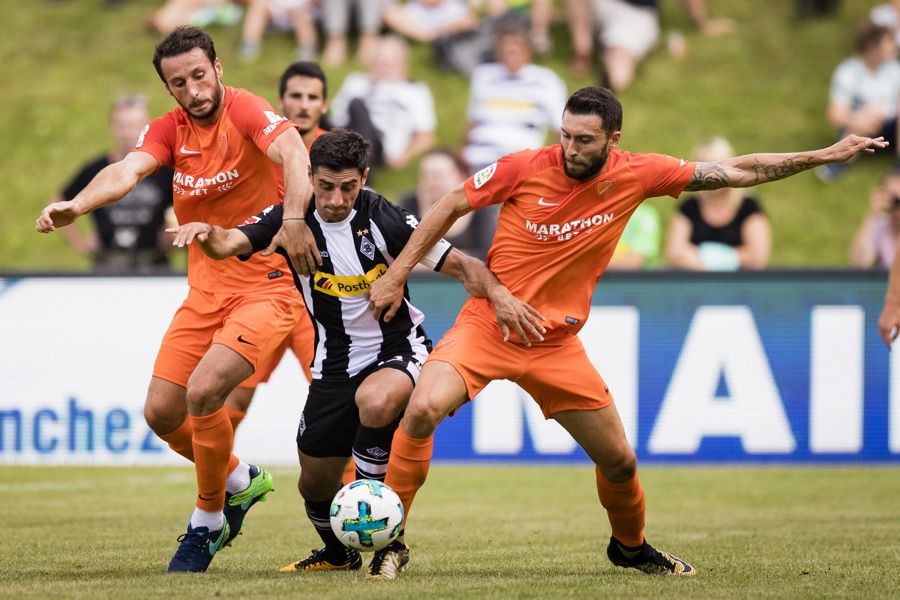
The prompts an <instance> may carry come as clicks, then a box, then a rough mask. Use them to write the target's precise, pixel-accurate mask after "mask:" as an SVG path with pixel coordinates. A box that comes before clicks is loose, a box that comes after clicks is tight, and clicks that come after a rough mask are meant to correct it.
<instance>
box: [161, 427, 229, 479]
mask: <svg viewBox="0 0 900 600" xmlns="http://www.w3.org/2000/svg"><path fill="white" fill-rule="evenodd" d="M244 414H246V413H244ZM159 437H160V439H162V440H163V441H164V442H167V443H168V444H169V448H171V449H172V450H174V451H175V452H177V453H178V454H180V455H181V456H183V457H185V458H186V459H188V460H189V461H191V462H194V444H193V441H192V438H193V437H194V429H193V428H192V427H191V420H190V419H189V418H187V417H185V419H184V422H183V423H182V424H181V425H179V426H178V429H176V430H175V431H173V432H172V433H167V434H165V435H161V436H159ZM239 464H241V459H239V458H238V457H237V456H235V455H234V454H232V455H231V458H230V459H229V460H228V474H229V475H230V474H231V472H232V471H234V470H235V469H237V467H238V465H239Z"/></svg>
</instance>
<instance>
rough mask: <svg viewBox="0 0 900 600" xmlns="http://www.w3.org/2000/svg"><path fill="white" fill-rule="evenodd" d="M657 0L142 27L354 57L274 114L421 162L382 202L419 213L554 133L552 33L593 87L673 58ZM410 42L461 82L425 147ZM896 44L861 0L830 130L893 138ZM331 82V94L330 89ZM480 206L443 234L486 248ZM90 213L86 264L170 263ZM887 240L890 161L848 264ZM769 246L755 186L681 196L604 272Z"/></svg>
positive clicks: (887, 20) (211, 3)
mask: <svg viewBox="0 0 900 600" xmlns="http://www.w3.org/2000/svg"><path fill="white" fill-rule="evenodd" d="M121 1H123V0H119V2H121ZM663 1H665V0H405V1H404V0H167V1H166V2H164V3H163V4H162V5H161V6H160V7H159V9H158V10H156V11H154V12H153V13H152V14H150V15H148V20H147V23H148V26H150V27H151V28H152V29H154V30H155V31H157V32H158V33H159V34H161V35H162V34H166V33H168V32H169V31H171V30H172V29H174V28H175V27H177V26H179V25H182V24H186V23H190V24H194V25H198V26H201V27H206V26H211V25H212V26H223V27H239V28H240V31H241V33H240V42H239V47H238V50H237V56H238V59H239V60H240V61H242V62H246V63H251V62H253V61H255V60H257V59H258V57H259V56H260V53H261V49H262V45H263V44H264V43H265V39H266V37H267V36H269V35H278V34H280V35H290V36H293V39H294V40H295V42H296V49H295V52H294V56H293V57H288V58H287V59H286V60H285V63H286V65H287V64H289V63H290V62H291V60H293V61H301V62H302V63H304V64H305V63H309V64H311V65H313V66H314V67H315V68H316V69H319V66H321V67H324V68H326V69H327V68H328V67H335V66H339V65H344V64H347V63H348V61H353V64H357V65H360V66H362V68H361V69H360V70H357V71H352V72H350V73H348V74H347V75H346V77H344V79H343V80H342V81H340V82H326V80H325V76H324V73H323V74H322V77H321V87H322V89H321V92H320V96H321V97H320V98H319V101H320V102H319V104H318V105H316V106H315V107H314V108H313V109H307V108H300V109H297V111H296V114H295V115H291V114H287V112H285V114H286V116H288V117H289V118H292V119H294V120H295V122H297V123H298V124H299V123H300V120H302V119H305V120H306V121H315V127H316V128H319V127H322V128H326V129H327V128H329V127H333V126H337V127H345V128H348V129H352V130H354V131H357V132H359V133H360V134H362V135H363V136H364V137H365V138H366V139H367V140H369V142H370V143H371V144H372V153H371V156H370V167H371V175H370V178H369V181H370V182H374V183H373V185H374V186H375V187H376V188H377V179H378V172H379V171H382V170H395V169H404V168H406V167H407V166H408V165H412V164H414V165H417V166H418V177H417V181H416V183H415V185H414V186H411V187H414V189H411V190H410V191H409V193H407V194H406V195H405V196H404V197H403V198H402V199H393V200H395V201H397V202H399V203H401V204H402V205H403V206H405V207H406V208H408V209H409V210H411V211H412V212H414V213H418V214H420V215H421V214H423V213H424V212H425V211H427V210H428V208H429V207H430V206H431V204H433V203H434V202H435V201H436V200H437V199H438V198H439V197H440V196H441V195H442V194H443V193H445V192H446V191H449V189H452V188H453V187H454V186H456V185H458V184H459V183H460V182H461V181H463V180H464V179H465V178H466V177H468V176H470V175H473V174H474V173H477V172H478V171H479V170H481V169H483V168H485V167H488V166H489V165H491V164H492V163H494V162H495V161H496V160H497V159H498V158H499V157H501V156H504V155H506V154H508V153H511V152H515V151H517V150H521V149H525V148H536V147H539V146H543V145H546V144H548V143H555V142H556V141H558V133H559V127H560V118H561V115H562V110H563V105H564V103H565V100H566V98H567V96H568V94H569V93H571V92H572V91H574V90H568V89H567V88H566V84H565V82H564V81H563V79H562V78H560V77H559V75H558V74H557V73H555V72H554V71H552V70H550V69H548V68H546V67H544V66H541V65H540V64H538V63H539V62H540V58H541V56H542V55H544V54H546V53H548V52H550V51H551V50H552V49H553V46H554V44H565V45H567V47H566V48H564V49H563V50H565V51H566V53H567V54H568V56H569V57H570V60H569V63H568V64H569V69H570V70H571V73H572V74H573V75H575V76H578V77H593V78H594V79H595V84H596V85H601V86H604V87H609V88H610V89H612V90H613V91H615V92H621V91H622V90H625V89H627V88H628V86H630V85H631V84H632V82H633V81H634V80H635V78H636V77H638V76H640V70H641V69H640V65H641V62H642V61H643V60H645V59H647V58H648V56H650V55H651V51H653V50H654V49H656V48H659V47H664V48H665V49H666V50H667V51H668V52H669V53H670V54H672V55H674V56H678V57H681V56H684V55H685V54H686V52H687V48H686V41H685V38H684V36H682V35H680V34H678V33H677V32H674V31H669V32H668V33H666V32H665V31H664V30H663V27H662V25H661V22H660V16H661V11H660V4H661V3H662V2H663ZM669 1H672V2H675V1H676V0H669ZM677 2H678V4H679V6H681V7H682V8H683V9H684V11H685V13H686V15H687V16H688V17H689V20H690V22H691V23H692V24H693V26H694V27H695V28H696V30H697V32H699V33H700V34H702V35H708V36H727V35H730V34H732V33H734V32H735V31H737V30H738V29H739V27H740V24H739V23H735V22H734V21H733V20H732V19H730V18H728V17H727V16H723V15H714V14H709V12H708V8H712V9H714V8H715V3H710V6H709V7H708V6H707V4H706V2H705V1H704V0H677ZM117 3H118V2H108V4H110V5H114V4H117ZM840 5H841V0H796V2H795V9H796V18H797V19H817V18H828V16H829V15H830V14H833V13H834V12H836V11H837V10H839V9H840ZM556 22H562V23H564V24H565V27H566V29H567V34H566V35H564V36H557V37H556V39H554V37H553V36H551V33H550V32H551V25H553V24H554V23H556ZM416 44H418V45H428V46H430V48H431V52H432V56H433V58H434V62H435V65H436V66H437V67H439V68H441V69H444V70H446V71H450V72H454V73H458V74H460V75H462V76H464V77H465V78H467V79H468V81H469V88H468V105H467V110H466V122H465V123H464V124H462V126H461V128H460V129H461V135H460V140H459V143H458V145H457V146H456V147H436V143H437V136H436V130H437V116H436V111H435V99H434V96H433V94H432V91H431V89H430V88H429V87H428V85H427V84H426V83H425V82H423V81H421V80H418V79H417V78H416V74H415V73H411V72H410V60H409V47H410V45H416ZM898 45H900V0H892V1H891V2H886V3H876V2H873V8H872V10H871V15H870V19H869V20H867V21H866V22H864V23H860V24H859V25H858V27H857V30H856V32H855V50H856V51H855V53H854V54H853V55H852V56H848V57H847V58H846V60H844V61H843V62H841V63H840V64H839V65H835V70H834V74H833V76H832V80H831V85H830V92H829V98H828V102H827V111H826V114H824V115H823V120H826V119H827V121H828V123H830V125H831V126H832V127H833V128H834V131H835V139H839V138H840V137H842V136H844V135H846V134H848V133H855V134H858V135H865V136H877V135H882V136H884V137H885V138H886V139H888V140H890V142H891V145H892V147H893V148H897V144H896V142H897V140H898V135H897V128H898V126H900V125H898V118H897V117H898V104H900V62H898V58H897V57H898V52H897V50H898ZM301 70H302V69H301ZM282 83H284V82H282ZM329 83H330V84H331V85H333V86H334V88H335V89H336V90H337V91H336V93H334V95H333V97H332V98H330V99H329V98H328V89H329ZM283 87H284V85H282V88H283ZM298 98H299V96H298ZM121 102H122V101H121V99H120V100H118V101H117V104H116V105H115V106H114V108H113V111H112V116H111V128H112V133H113V138H114V141H115V148H116V149H115V150H113V151H111V152H110V155H109V156H114V155H117V154H118V153H121V152H122V149H121V148H123V147H124V146H127V144H126V143H125V142H123V141H121V136H120V135H119V134H117V133H116V131H117V125H116V123H117V120H118V119H120V118H122V117H121V114H120V113H123V110H121V107H119V104H120V103H121ZM286 102H290V100H289V99H288V96H287V95H286V93H285V90H284V89H282V90H281V100H280V104H281V109H282V110H283V111H285V103H286ZM117 107H119V108H117ZM131 108H132V109H134V107H133V106H132V107H131ZM310 110H312V113H314V114H313V116H311V113H310ZM295 117H296V118H295ZM301 129H302V126H301ZM119 130H121V127H119ZM131 134H133V132H131V133H127V134H123V135H126V136H127V135H131ZM123 145H124V146H123ZM733 155H734V152H733V150H732V147H731V144H730V143H729V141H728V140H726V139H724V138H721V137H717V138H712V139H709V140H706V141H704V142H702V143H701V144H699V145H698V146H697V147H696V148H695V151H694V153H693V155H692V156H691V158H692V159H693V160H696V161H716V160H721V159H724V158H728V157H731V156H733ZM88 166H89V165H88ZM848 168H849V169H852V168H853V165H852V164H850V165H844V164H840V165H828V167H827V168H819V169H817V171H816V174H817V175H818V177H819V179H821V180H822V181H823V182H825V184H829V183H832V182H834V181H836V180H838V179H839V178H841V177H842V176H843V175H844V171H845V170H846V169H848ZM79 178H81V179H83V178H84V173H79V175H78V176H76V177H75V178H74V179H73V181H72V182H71V183H70V185H69V186H68V187H67V188H66V190H64V191H63V192H61V195H62V196H63V197H69V196H71V195H74V193H77V191H78V185H77V182H78V181H79ZM119 204H120V205H121V206H119V209H121V210H125V209H126V203H119ZM165 204H166V203H165V201H161V206H162V208H161V209H159V208H157V209H154V210H155V212H154V213H153V218H152V219H149V217H148V219H145V220H147V221H148V223H152V224H145V227H154V226H156V227H160V226H162V224H163V223H164V222H165V216H164V213H165V209H166V206H165ZM168 205H169V206H170V205H171V197H169V199H168ZM120 212H121V211H120ZM145 212H146V210H145ZM478 213H479V215H478V218H475V217H472V218H471V219H470V220H461V221H460V222H459V223H457V226H456V227H457V229H458V230H456V231H451V232H449V234H448V235H449V237H450V238H452V241H454V242H455V243H456V244H457V245H460V247H462V248H463V249H464V250H469V251H470V252H472V253H473V254H474V255H476V256H481V257H482V258H483V257H484V253H485V252H486V248H487V247H488V246H489V245H490V241H491V237H492V236H493V231H494V227H495V225H496V224H495V223H492V222H491V221H492V218H491V217H492V216H491V214H490V213H489V212H488V211H478ZM145 216H146V215H145ZM119 219H122V217H119ZM127 220H128V219H125V221H127ZM95 221H96V223H97V231H96V232H95V233H94V234H93V235H91V236H84V235H80V236H73V237H72V238H71V239H70V241H71V243H72V245H73V247H74V248H75V249H76V250H78V251H81V252H83V253H85V254H86V255H89V256H93V257H95V262H96V265H97V267H98V268H101V267H103V268H109V267H108V265H109V264H113V265H116V264H121V265H123V268H135V265H142V266H144V265H145V263H147V261H151V262H152V263H153V264H155V265H159V264H166V255H165V253H163V254H160V253H159V248H160V247H161V244H160V239H162V237H161V236H160V235H152V236H151V235H148V234H147V233H146V232H142V233H140V235H138V234H136V233H135V232H134V231H131V233H128V234H127V235H126V234H118V235H117V234H116V232H115V231H111V230H110V226H109V225H106V226H104V225H101V223H100V220H99V218H95ZM132 221H133V219H132ZM104 227H105V228H106V231H104ZM129 227H131V229H132V230H133V229H134V225H129ZM157 233H158V232H157ZM898 235H900V170H898V168H897V167H894V168H893V169H892V170H890V172H888V173H886V174H885V176H884V180H883V182H882V184H881V185H879V186H878V187H877V189H875V190H872V191H871V198H870V200H869V202H868V208H867V210H866V211H865V214H864V215H863V216H862V221H861V223H860V225H859V230H858V231H857V233H856V236H855V238H854V240H853V243H852V246H851V248H850V250H849V254H850V257H849V264H850V265H851V266H852V267H855V268H877V269H886V268H889V267H890V263H891V261H892V259H893V256H894V249H895V247H896V242H897V236H898ZM664 237H665V242H663V238H664ZM131 238H133V239H134V240H138V239H140V240H142V242H141V243H138V242H137V241H134V242H133V243H132V247H133V249H134V252H135V253H138V252H140V253H142V254H141V256H142V257H141V258H140V259H134V260H131V261H128V260H124V259H122V258H121V256H119V257H118V258H117V259H116V260H112V259H109V258H103V255H104V254H105V253H106V254H116V255H120V254H121V253H122V244H121V243H120V242H118V241H116V240H122V239H131ZM110 240H112V241H110ZM771 250H772V231H771V226H770V223H769V219H768V217H767V216H766V212H765V210H764V208H763V206H762V203H761V201H760V200H759V199H758V198H757V197H755V195H754V193H753V189H752V188H751V189H748V190H743V191H742V190H735V189H722V190H716V191H707V192H700V193H697V194H695V195H691V196H688V197H682V198H681V200H680V203H679V205H678V208H677V211H676V213H675V214H674V215H673V217H672V218H671V219H670V223H669V227H668V231H667V232H665V235H664V232H663V231H662V222H661V219H660V216H659V213H658V212H657V211H656V209H655V208H654V207H653V206H652V205H651V204H650V203H645V204H644V205H643V206H641V207H640V209H639V210H638V211H637V212H636V213H635V214H634V216H633V217H632V219H631V221H630V222H629V224H628V227H627V228H626V230H625V233H624V235H623V236H622V239H621V241H620V243H619V246H618V248H617V251H616V254H615V256H614V257H613V259H612V262H611V264H610V268H612V269H620V270H636V269H647V268H659V267H668V268H673V269H684V270H707V271H729V270H739V269H762V268H765V267H766V266H767V265H768V262H769V256H770V254H771Z"/></svg>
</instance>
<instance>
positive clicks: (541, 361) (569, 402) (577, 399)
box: [428, 314, 613, 419]
mask: <svg viewBox="0 0 900 600" xmlns="http://www.w3.org/2000/svg"><path fill="white" fill-rule="evenodd" d="M512 335H513V336H515V335H516V334H515V333H513V334H512ZM428 360H437V361H441V362H446V363H448V364H450V365H451V366H452V367H453V368H455V369H456V371H457V372H458V373H459V374H460V375H461V376H462V378H463V380H464V381H465V383H466V389H467V390H468V393H469V399H472V398H474V397H475V396H476V395H477V394H478V392H480V391H481V390H482V389H484V387H485V386H486V385H487V384H488V383H490V382H491V381H493V380H495V379H509V380H510V381H512V382H514V383H516V384H518V385H519V386H520V387H521V388H522V389H524V390H525V391H526V392H528V393H529V394H530V395H531V397H532V398H534V400H535V402H537V403H538V406H540V407H541V411H542V412H543V413H544V418H546V419H549V418H551V417H552V415H553V414H555V413H557V412H561V411H564V410H595V409H598V408H603V407H604V406H607V405H609V404H610V403H611V402H612V400H613V399H612V396H611V395H610V393H609V388H608V387H607V386H606V383H604V381H603V378H602V377H600V373H598V372H597V369H596V368H595V367H594V365H593V364H592V363H591V361H590V359H589V358H588V355H587V353H586V352H585V350H584V346H583V345H582V344H581V340H580V339H578V336H575V335H567V336H565V337H562V338H558V339H553V340H549V341H546V342H537V343H533V344H532V346H531V347H530V348H529V347H527V346H524V345H522V344H519V343H513V342H504V341H503V335H502V334H501V333H500V328H499V327H498V326H497V324H496V323H491V322H487V321H485V320H483V319H480V318H478V317H476V316H473V315H471V314H469V315H466V314H463V315H461V316H460V318H459V319H458V320H457V322H456V324H455V325H454V326H453V327H452V328H451V329H450V331H448V332H447V333H446V334H445V335H444V337H443V338H441V341H440V342H438V344H437V346H435V347H434V350H433V351H432V352H431V354H430V355H429V356H428Z"/></svg>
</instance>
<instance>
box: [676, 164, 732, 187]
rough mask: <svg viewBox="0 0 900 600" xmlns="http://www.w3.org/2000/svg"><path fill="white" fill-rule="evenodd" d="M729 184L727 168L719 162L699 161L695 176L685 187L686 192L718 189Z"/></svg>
mask: <svg viewBox="0 0 900 600" xmlns="http://www.w3.org/2000/svg"><path fill="white" fill-rule="evenodd" d="M727 185H728V176H727V175H726V174H725V169H723V168H722V166H721V165H720V164H719V163H717V162H714V163H697V166H696V167H695V169H694V176H693V177H692V178H691V180H690V181H689V182H688V184H687V185H686V186H685V187H684V190H685V191H686V192H696V191H697V190H717V189H719V188H723V187H725V186H727Z"/></svg>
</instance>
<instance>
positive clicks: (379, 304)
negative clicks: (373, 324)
mask: <svg viewBox="0 0 900 600" xmlns="http://www.w3.org/2000/svg"><path fill="white" fill-rule="evenodd" d="M471 211H472V207H471V206H469V201H468V200H466V191H465V189H464V188H463V184H460V185H459V186H458V187H457V188H455V189H454V190H451V191H450V192H448V193H447V194H446V195H444V196H443V197H442V198H441V199H440V200H438V201H437V202H436V203H435V204H434V206H432V207H431V209H430V210H429V211H428V213H427V214H426V215H425V216H424V218H423V219H422V221H421V222H419V225H418V226H417V227H416V230H415V231H414V232H413V234H412V236H410V238H409V241H408V242H406V246H404V248H403V251H402V252H401V253H400V255H399V256H397V259H396V260H395V261H394V262H393V264H391V266H390V268H389V269H388V270H387V272H386V273H385V274H384V275H382V276H381V277H379V278H378V279H376V280H375V281H373V282H372V285H371V286H369V290H368V292H366V297H367V298H368V299H369V302H370V303H371V305H372V312H373V313H374V315H375V318H376V319H381V318H382V317H384V320H385V322H387V321H390V320H391V319H392V318H393V317H394V315H395V314H397V309H398V308H400V304H401V303H402V302H403V286H404V285H405V284H406V280H407V278H408V277H409V274H410V272H411V271H412V270H413V267H415V266H416V264H417V263H418V262H419V261H420V260H422V257H424V256H425V255H426V254H427V253H428V251H429V250H431V248H432V247H433V246H434V245H435V244H436V243H437V242H438V240H439V239H441V237H442V236H443V235H444V234H445V233H447V231H448V230H449V229H450V227H451V226H452V225H453V223H455V222H456V220H457V219H458V218H460V217H461V216H463V215H464V214H466V213H468V212H471Z"/></svg>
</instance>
